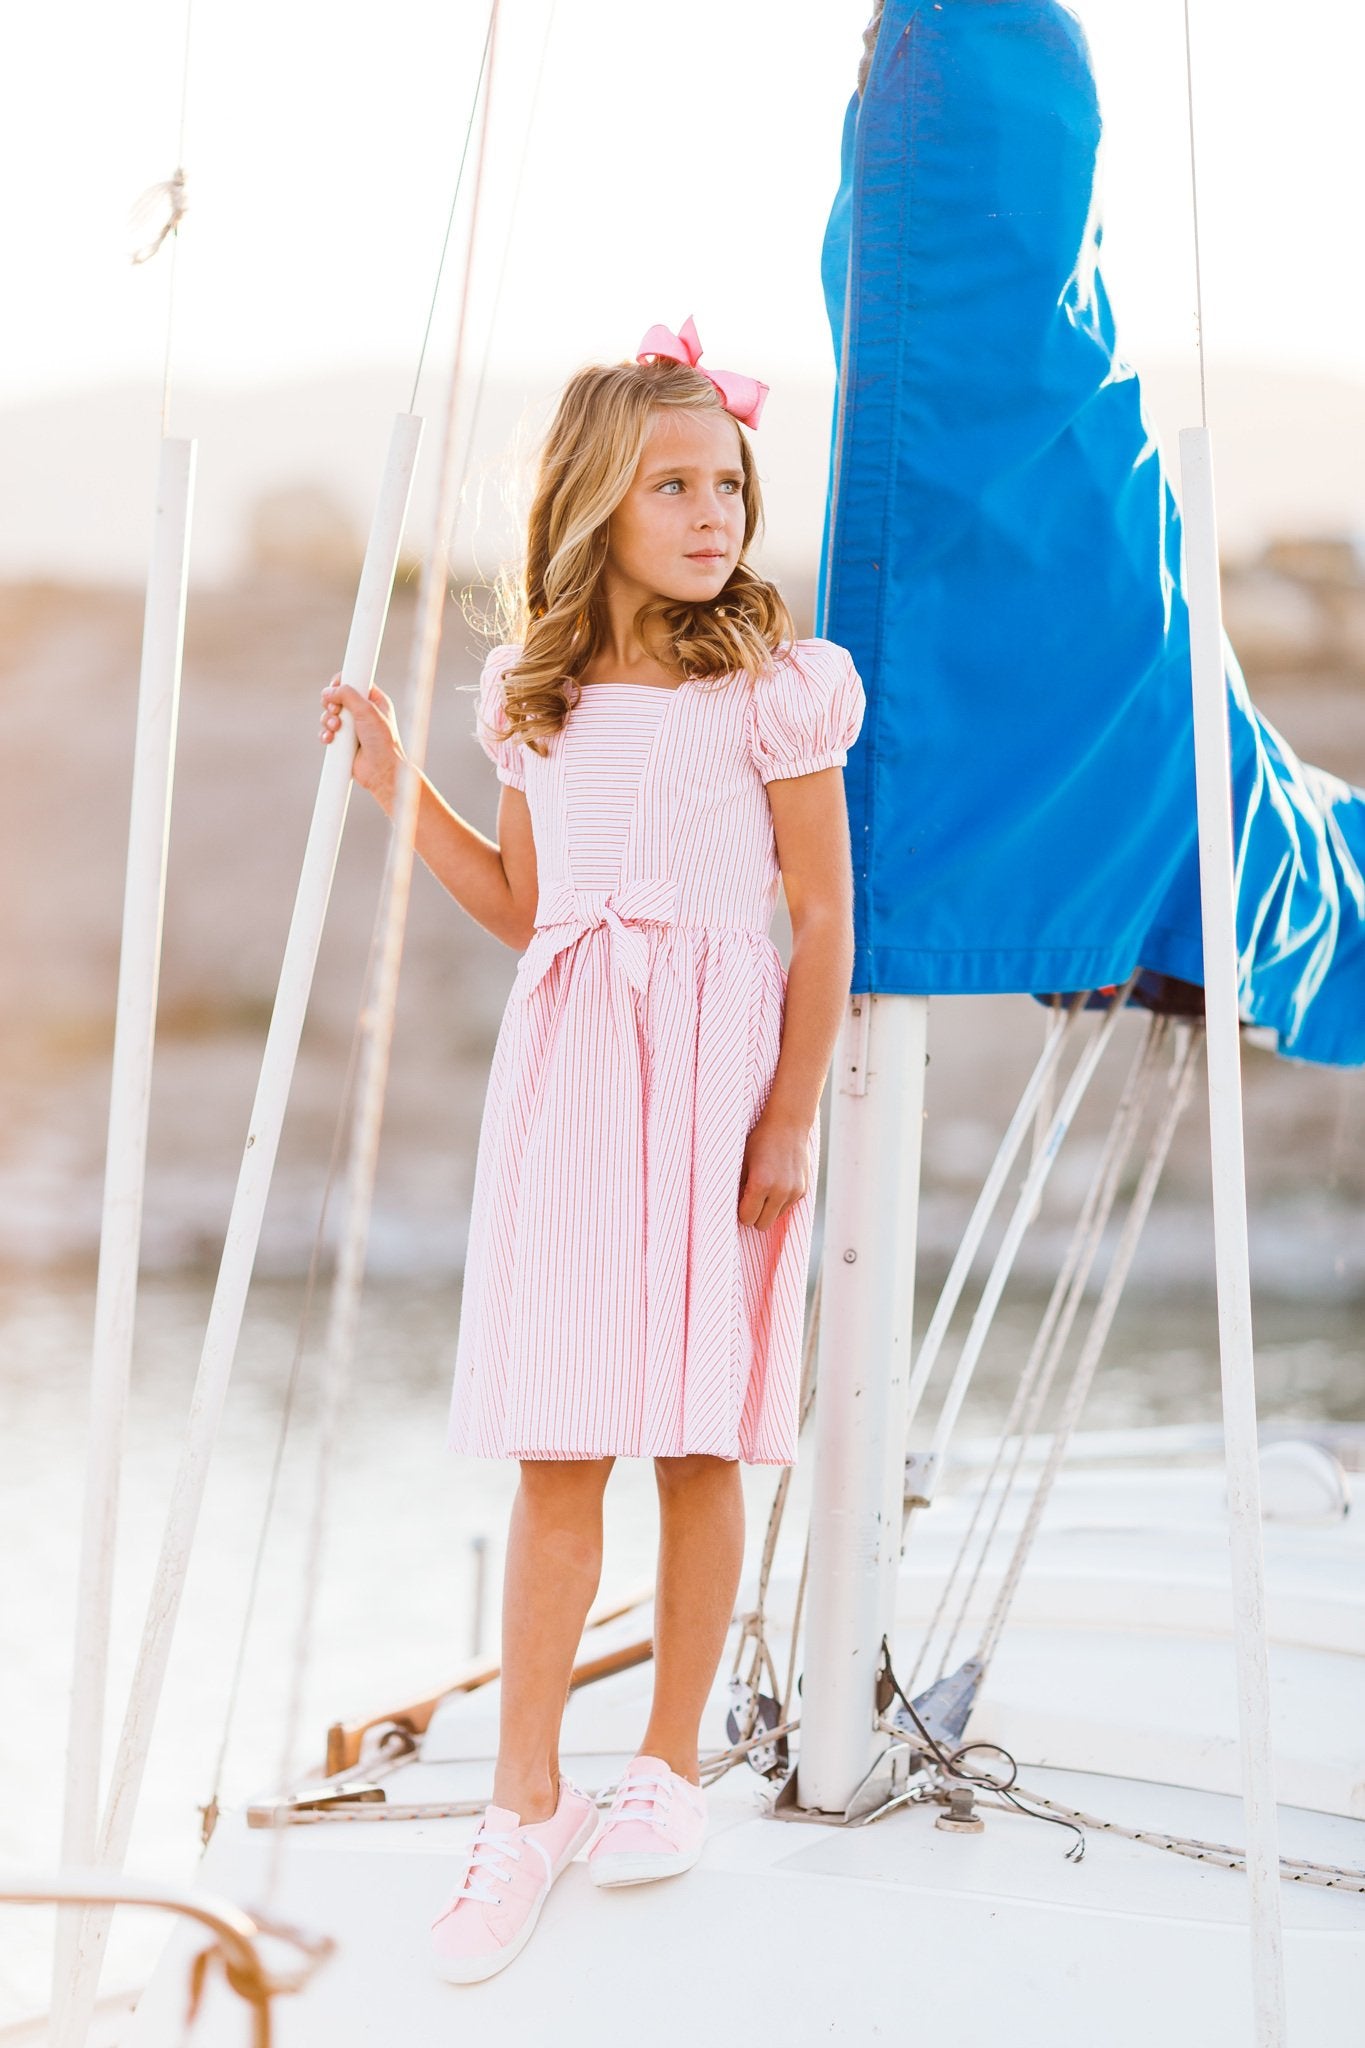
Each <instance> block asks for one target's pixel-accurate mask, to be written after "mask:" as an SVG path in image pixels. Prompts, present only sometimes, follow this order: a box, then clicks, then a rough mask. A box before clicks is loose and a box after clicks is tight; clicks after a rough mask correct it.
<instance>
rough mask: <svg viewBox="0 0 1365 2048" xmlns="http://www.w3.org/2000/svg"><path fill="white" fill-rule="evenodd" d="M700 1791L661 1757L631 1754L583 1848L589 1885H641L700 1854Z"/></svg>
mask: <svg viewBox="0 0 1365 2048" xmlns="http://www.w3.org/2000/svg"><path fill="white" fill-rule="evenodd" d="M705 1834H706V1794H705V1793H704V1792H703V1790H702V1788H701V1786H700V1785H694V1784H693V1783H692V1781H691V1779H690V1778H684V1777H682V1776H680V1775H679V1773H678V1772H677V1771H671V1770H670V1769H669V1767H668V1765H667V1764H666V1763H665V1762H664V1760H663V1758H662V1757H657V1756H637V1757H636V1758H635V1759H634V1761H633V1762H632V1763H631V1764H630V1765H629V1766H628V1767H627V1770H626V1773H625V1776H624V1777H623V1778H622V1780H621V1782H620V1784H619V1785H618V1787H617V1789H616V1797H615V1798H614V1799H613V1800H612V1802H611V1809H610V1811H609V1813H608V1814H607V1820H606V1825H605V1827H604V1828H603V1829H602V1832H601V1834H600V1835H599V1836H598V1837H597V1840H596V1841H595V1842H594V1843H593V1845H592V1848H591V1849H590V1850H589V1852H588V1875H589V1876H590V1877H591V1878H592V1881H593V1883H594V1884H601V1885H613V1884H647V1883H648V1882H649V1880H650V1879H651V1878H655V1877H676V1876H677V1874H678V1872H679V1871H682V1870H690V1869H691V1868H692V1865H693V1864H694V1863H695V1862H696V1860H697V1858H698V1857H699V1856H700V1855H701V1850H702V1840H703V1837H704V1836H705Z"/></svg>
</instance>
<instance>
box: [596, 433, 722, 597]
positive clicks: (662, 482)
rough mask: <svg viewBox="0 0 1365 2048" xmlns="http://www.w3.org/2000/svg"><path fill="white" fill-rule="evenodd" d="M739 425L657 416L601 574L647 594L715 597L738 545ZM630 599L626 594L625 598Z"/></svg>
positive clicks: (615, 520)
mask: <svg viewBox="0 0 1365 2048" xmlns="http://www.w3.org/2000/svg"><path fill="white" fill-rule="evenodd" d="M744 517H745V515H744V471H743V469H742V468H741V466H740V449H739V427H738V426H737V424H736V423H735V421H734V420H732V419H731V418H730V416H729V414H728V413H724V412H720V411H716V412H709V411H707V412H673V411H669V412H662V411H661V412H656V413H655V414H654V416H653V419H652V421H651V423H650V428H649V434H648V437H647V438H646V441H645V445H644V449H643V452H642V453H641V456H640V461H639V466H638V468H637V469H636V471H635V477H634V481H633V482H632V484H631V486H630V489H629V490H628V491H627V492H626V495H625V497H624V498H623V499H622V500H621V503H620V504H619V505H618V506H617V508H616V510H615V511H614V512H613V513H612V515H611V522H610V525H609V526H608V529H607V543H608V547H607V567H606V574H607V576H608V578H610V579H611V580H612V581H613V582H615V583H616V584H617V586H618V588H619V587H622V586H629V585H634V586H636V588H637V589H638V590H639V591H641V592H643V593H644V594H645V596H649V597H666V598H671V599H672V600H674V602H677V603H688V604H701V603H706V602H708V601H709V600H710V599H711V598H713V597H718V596H719V595H720V593H721V591H722V590H723V589H724V588H725V585H726V584H727V582H728V581H729V579H730V576H731V574H732V572H733V570H734V567H735V564H736V562H737V561H738V560H739V554H740V549H741V548H742V547H743V545H744ZM632 594H633V593H632Z"/></svg>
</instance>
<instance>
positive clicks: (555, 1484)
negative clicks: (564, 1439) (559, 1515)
mask: <svg viewBox="0 0 1365 2048" xmlns="http://www.w3.org/2000/svg"><path fill="white" fill-rule="evenodd" d="M615 1462H616V1460H615V1459H614V1458H523V1459H522V1460H521V1484H522V1490H523V1492H524V1493H526V1494H527V1495H528V1497H529V1498H531V1499H532V1500H536V1501H551V1500H555V1501H564V1500H584V1499H586V1500H592V1499H594V1498H600V1496H601V1494H602V1491H603V1489H604V1487H605V1486H606V1483H607V1480H608V1479H609V1478H610V1476H611V1468H612V1466H613V1465H614V1464H615Z"/></svg>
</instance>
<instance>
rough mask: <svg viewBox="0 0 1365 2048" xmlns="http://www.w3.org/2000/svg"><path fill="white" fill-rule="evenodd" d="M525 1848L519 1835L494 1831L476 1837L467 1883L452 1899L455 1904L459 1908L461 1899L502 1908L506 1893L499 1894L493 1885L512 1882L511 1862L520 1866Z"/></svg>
mask: <svg viewBox="0 0 1365 2048" xmlns="http://www.w3.org/2000/svg"><path fill="white" fill-rule="evenodd" d="M524 1847H525V1843H524V1842H523V1840H522V1838H521V1836H520V1835H518V1834H511V1833H500V1832H497V1831H496V1830H490V1831H489V1832H487V1833H485V1834H478V1835H475V1837H474V1846H473V1848H472V1849H471V1850H470V1852H469V1868H468V1869H467V1870H466V1872H465V1880H464V1883H463V1884H462V1885H461V1887H460V1889H459V1891H457V1892H456V1894H455V1897H454V1898H453V1899H452V1900H451V1905H458V1904H459V1902H460V1900H461V1899H482V1900H483V1902H484V1904H485V1905H489V1906H500V1905H501V1904H502V1893H501V1892H500V1891H496V1892H495V1891H494V1890H493V1885H494V1884H495V1883H496V1884H499V1885H504V1884H510V1883H511V1882H512V1873H511V1871H510V1870H509V1869H508V1868H507V1865H508V1863H509V1861H510V1862H512V1863H520V1861H521V1852H522V1850H523V1848H524ZM447 1910H449V1909H448V1908H447Z"/></svg>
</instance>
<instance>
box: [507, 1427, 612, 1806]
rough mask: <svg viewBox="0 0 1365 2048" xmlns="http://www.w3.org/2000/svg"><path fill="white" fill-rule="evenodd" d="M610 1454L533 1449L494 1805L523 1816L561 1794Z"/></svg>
mask: <svg viewBox="0 0 1365 2048" xmlns="http://www.w3.org/2000/svg"><path fill="white" fill-rule="evenodd" d="M613 1463H614V1460H613V1459H611V1458H564V1459H539V1458H537V1459H531V1458H524V1459H523V1460H522V1464H521V1484H520V1486H519V1487H518V1488H517V1495H516V1499H515V1501H514V1502H513V1504H512V1520H511V1526H510V1529H509V1531H508V1538H507V1569H506V1573H505V1576H504V1580H503V1594H502V1708H501V1713H500V1716H499V1724H498V1762H497V1768H496V1769H495V1771H494V1773H493V1804H494V1805H495V1806H506V1807H509V1808H510V1809H511V1811H512V1812H513V1813H516V1814H519V1815H520V1816H521V1818H522V1820H523V1821H524V1822H533V1821H538V1820H548V1819H549V1818H550V1815H551V1814H552V1813H553V1812H554V1810H555V1806H556V1804H557V1802H558V1799H559V1727H560V1722H561V1720H562V1719H563V1715H564V1705H565V1701H566V1700H567V1699H568V1696H569V1679H570V1676H571V1674H572V1672H573V1663H574V1657H575V1655H576V1654H577V1651H578V1645H579V1642H580V1640H581V1639H582V1635H583V1624H584V1622H585V1621H586V1619H587V1614H588V1609H589V1608H590V1607H591V1605H592V1602H593V1598H594V1596H595V1594H596V1592H597V1586H598V1581H599V1579H600V1577H601V1573H602V1494H603V1491H604V1489H605V1487H606V1484H607V1478H608V1476H609V1474H610V1472H611V1468H612V1465H613Z"/></svg>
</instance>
